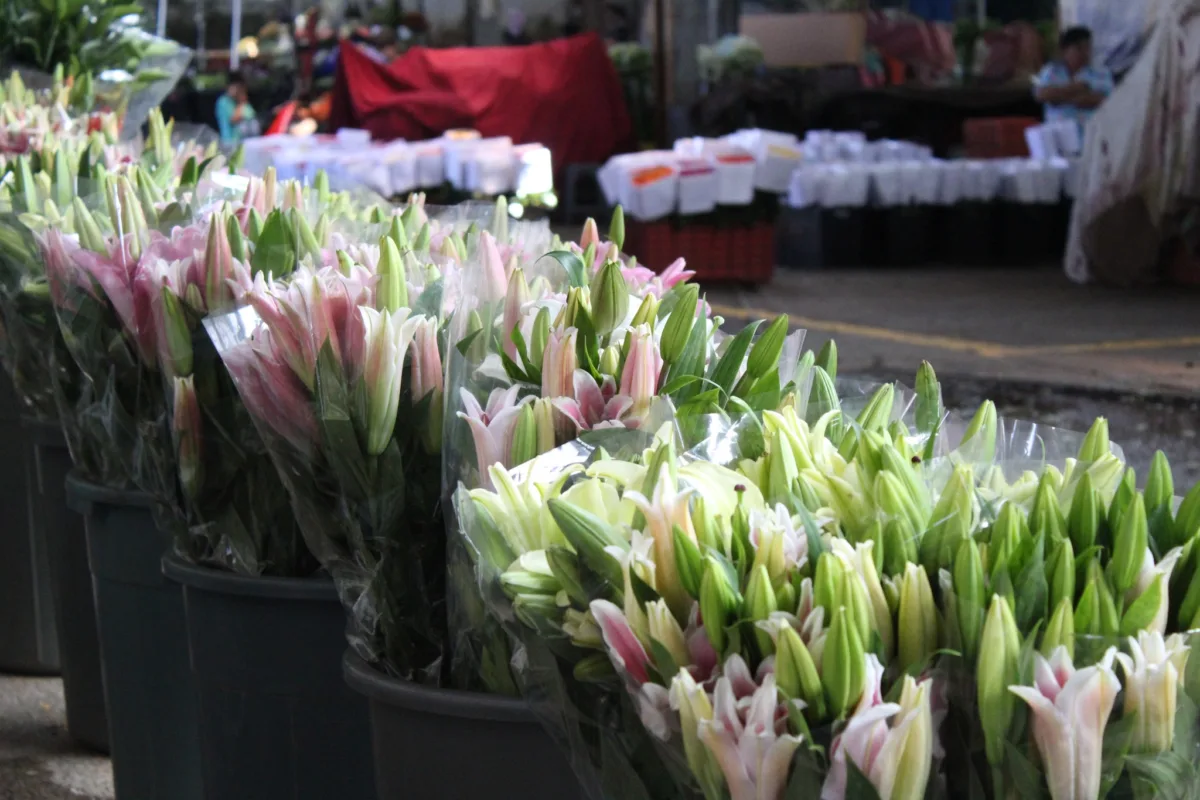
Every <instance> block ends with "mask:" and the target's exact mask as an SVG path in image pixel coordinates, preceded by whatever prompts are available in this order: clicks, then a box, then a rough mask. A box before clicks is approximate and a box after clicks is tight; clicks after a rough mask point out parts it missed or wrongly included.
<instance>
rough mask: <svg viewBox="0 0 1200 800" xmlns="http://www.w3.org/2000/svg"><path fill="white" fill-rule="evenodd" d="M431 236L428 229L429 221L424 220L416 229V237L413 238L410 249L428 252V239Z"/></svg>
mask: <svg viewBox="0 0 1200 800" xmlns="http://www.w3.org/2000/svg"><path fill="white" fill-rule="evenodd" d="M432 237H433V233H432V232H431V231H430V229H429V223H428V222H426V223H425V224H424V225H422V226H421V229H420V230H419V231H417V238H415V239H413V243H412V249H413V250H415V251H416V252H418V253H427V252H429V240H430V239H431V238H432Z"/></svg>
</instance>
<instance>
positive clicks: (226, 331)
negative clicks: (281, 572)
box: [207, 197, 548, 682]
mask: <svg viewBox="0 0 1200 800" xmlns="http://www.w3.org/2000/svg"><path fill="white" fill-rule="evenodd" d="M441 216H442V217H443V218H444V219H442V220H439V219H438V218H436V216H435V218H433V219H431V218H430V217H429V214H428V213H427V211H426V209H425V208H424V204H423V198H420V197H416V198H413V199H412V200H411V201H410V203H409V204H408V205H407V207H405V208H403V209H398V210H397V211H396V212H395V213H392V214H384V215H374V216H373V217H372V221H371V222H370V223H369V224H368V225H366V226H365V227H364V228H363V229H362V230H360V231H359V233H358V234H357V235H356V236H347V237H342V239H341V241H340V242H339V243H337V244H336V245H335V244H333V243H331V244H330V246H328V247H324V248H323V249H322V251H321V252H322V255H323V258H322V259H316V258H314V259H312V263H302V265H301V266H300V267H298V268H297V269H296V270H295V272H293V273H292V274H290V275H289V276H287V278H286V280H280V279H276V280H270V279H269V278H268V279H261V278H259V279H256V280H255V282H254V285H253V286H252V287H251V288H250V290H249V291H247V292H245V293H244V294H243V295H242V297H241V299H240V301H239V302H240V303H242V304H243V306H244V307H243V308H241V309H240V310H239V311H238V312H236V313H234V314H229V315H226V316H223V317H214V318H210V320H209V321H208V323H207V325H208V328H209V333H210V336H211V337H212V339H213V341H214V342H216V344H217V347H218V349H219V350H220V353H221V357H222V359H223V360H224V362H225V364H226V365H227V367H228V370H229V373H230V375H231V376H232V377H233V380H234V382H235V383H236V385H237V388H238V391H239V393H240V395H241V397H242V399H243V401H244V406H245V408H246V410H247V412H248V413H249V415H250V416H251V418H252V419H253V420H254V422H255V423H256V424H257V426H258V428H259V430H260V431H261V434H262V437H263V439H264V441H265V442H266V447H267V450H268V452H269V453H270V455H271V457H272V459H273V460H274V463H275V466H276V467H277V470H278V473H279V474H280V475H281V476H282V477H283V480H284V482H285V484H286V485H287V488H288V491H289V494H290V496H291V498H292V504H293V508H294V511H295V516H296V518H297V519H298V520H299V521H300V524H301V527H302V529H303V533H304V536H305V539H306V541H307V543H308V545H309V547H310V549H311V551H312V552H313V554H314V555H315V556H316V557H317V559H318V560H319V561H320V563H321V564H322V565H323V566H324V567H325V568H326V569H327V570H328V571H329V572H330V573H331V574H332V575H333V577H334V580H335V582H336V583H337V585H338V587H339V590H340V591H341V593H342V597H343V601H344V603H345V605H346V606H347V608H348V609H350V610H351V613H352V617H353V619H354V621H355V625H354V631H353V633H352V644H353V645H354V646H355V648H356V650H358V652H360V653H361V654H362V655H363V656H364V657H365V658H367V659H368V660H369V661H371V662H373V663H381V664H382V665H383V667H384V668H385V669H387V670H388V671H390V672H392V673H394V674H398V675H401V676H403V677H405V678H408V679H413V680H420V681H426V682H437V681H440V680H441V675H440V669H441V664H442V653H443V648H444V646H445V628H446V623H445V605H444V597H445V588H444V586H445V528H444V524H443V522H442V516H441V482H440V476H441V469H440V467H441V450H442V418H443V414H444V391H443V380H444V378H443V374H444V370H443V366H442V365H443V357H444V353H445V350H446V347H447V331H446V325H445V322H446V313H445V309H446V308H447V306H448V305H452V303H453V298H454V296H455V293H456V292H457V291H458V286H459V272H458V265H459V264H460V263H461V262H462V261H464V260H466V259H469V258H471V251H472V250H473V249H477V248H478V247H479V246H480V245H479V243H480V241H485V242H491V241H494V238H493V236H492V233H491V232H488V231H483V232H480V231H478V230H477V229H476V228H475V227H474V226H466V225H463V224H461V222H460V220H462V219H464V218H465V217H469V216H471V215H470V214H466V215H463V214H460V213H458V212H456V211H453V210H452V211H450V212H447V213H445V214H442V215H441ZM455 218H457V219H455ZM504 218H505V219H507V210H506V209H505V212H504ZM265 235H266V234H265V233H264V236H265ZM500 235H501V236H502V237H505V236H506V235H505V234H504V233H503V232H500ZM547 239H548V237H547ZM506 247H507V242H506ZM508 249H510V250H513V256H514V257H517V252H516V250H515V249H513V248H511V247H509V248H508Z"/></svg>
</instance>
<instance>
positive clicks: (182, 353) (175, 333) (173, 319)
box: [162, 286, 193, 377]
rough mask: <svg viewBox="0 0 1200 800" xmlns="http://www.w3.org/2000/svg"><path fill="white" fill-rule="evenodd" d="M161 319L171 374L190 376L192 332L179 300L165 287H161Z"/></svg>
mask: <svg viewBox="0 0 1200 800" xmlns="http://www.w3.org/2000/svg"><path fill="white" fill-rule="evenodd" d="M162 307H163V318H164V322H165V326H166V336H165V340H166V349H167V355H168V357H169V359H170V368H171V374H172V375H173V376H177V377H186V376H188V375H191V374H192V361H193V358H192V357H193V351H192V332H191V330H190V329H189V328H188V322H187V317H186V316H185V315H184V310H183V307H182V306H181V305H180V303H179V298H178V297H176V296H175V293H174V292H172V291H171V290H170V289H168V288H167V287H166V286H163V287H162Z"/></svg>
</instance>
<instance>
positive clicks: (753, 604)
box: [746, 566, 779, 657]
mask: <svg viewBox="0 0 1200 800" xmlns="http://www.w3.org/2000/svg"><path fill="white" fill-rule="evenodd" d="M778 610H779V606H778V604H777V603H776V601H775V591H774V590H773V589H772V588H771V577H770V576H769V575H768V574H767V568H766V567H761V566H760V567H758V568H757V569H754V570H752V571H751V572H750V582H749V583H748V584H747V586H746V615H747V617H748V618H749V619H750V620H752V621H754V622H759V621H763V620H766V619H767V618H768V617H770V616H771V614H772V613H773V612H775V611H778ZM754 636H755V638H756V639H757V640H758V647H759V652H761V653H762V654H763V656H764V657H766V656H769V655H771V653H773V652H775V645H774V643H773V642H772V641H771V637H770V636H769V635H768V634H767V633H766V632H764V631H762V630H757V629H756V630H755V632H754Z"/></svg>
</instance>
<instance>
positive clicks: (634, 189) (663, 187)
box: [620, 162, 679, 222]
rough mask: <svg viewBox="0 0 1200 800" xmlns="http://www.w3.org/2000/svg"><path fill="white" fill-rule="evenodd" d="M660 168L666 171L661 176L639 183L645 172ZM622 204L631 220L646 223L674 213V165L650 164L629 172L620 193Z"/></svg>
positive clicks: (676, 173) (676, 175) (676, 177)
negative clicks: (666, 171) (665, 173)
mask: <svg viewBox="0 0 1200 800" xmlns="http://www.w3.org/2000/svg"><path fill="white" fill-rule="evenodd" d="M657 167H662V168H665V169H667V170H669V172H668V174H667V175H665V176H664V177H661V178H658V179H656V180H652V181H649V182H645V183H643V182H639V176H640V175H643V174H644V172H645V171H646V170H650V169H655V168H657ZM620 201H621V205H622V206H623V207H624V210H625V212H626V213H627V214H629V215H630V216H632V217H633V218H634V219H637V220H643V221H646V222H649V221H651V220H656V219H662V218H663V217H665V216H668V215H669V214H671V213H672V212H674V211H675V208H676V206H677V204H678V201H679V169H678V168H677V167H676V166H675V165H674V163H671V162H667V163H661V162H660V163H659V164H657V165H655V164H649V165H646V166H644V167H641V168H636V169H632V170H629V171H628V172H627V173H626V180H625V182H624V184H623V185H622V187H621V192H620Z"/></svg>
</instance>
